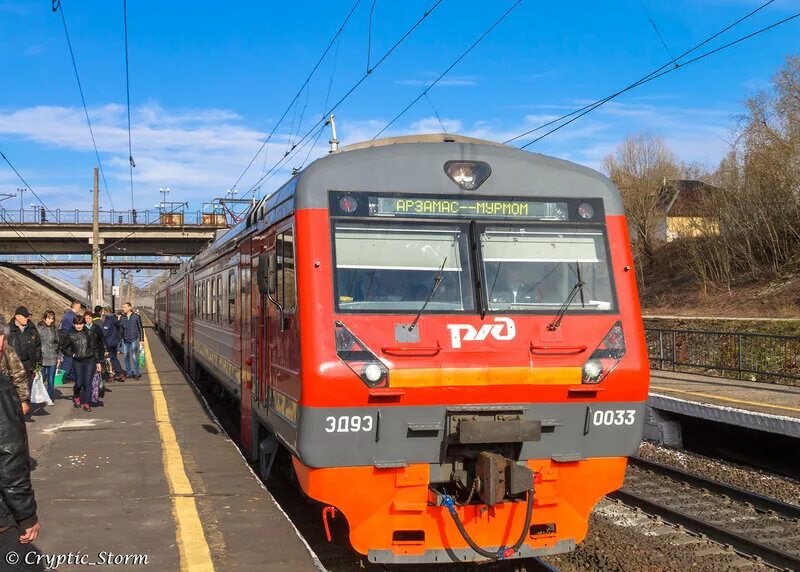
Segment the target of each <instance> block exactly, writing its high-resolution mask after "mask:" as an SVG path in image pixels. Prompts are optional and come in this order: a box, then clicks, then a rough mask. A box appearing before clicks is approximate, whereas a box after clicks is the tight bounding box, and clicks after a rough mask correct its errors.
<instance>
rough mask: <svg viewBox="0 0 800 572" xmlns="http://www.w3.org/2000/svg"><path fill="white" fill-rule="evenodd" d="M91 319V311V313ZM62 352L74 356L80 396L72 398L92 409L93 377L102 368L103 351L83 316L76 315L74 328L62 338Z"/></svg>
mask: <svg viewBox="0 0 800 572" xmlns="http://www.w3.org/2000/svg"><path fill="white" fill-rule="evenodd" d="M89 319H90V320H91V313H89ZM61 352H62V353H63V354H64V355H68V356H70V357H71V358H72V366H73V368H74V370H75V380H76V386H77V389H78V393H79V394H78V396H77V397H75V396H74V397H73V398H72V404H73V405H74V406H75V407H83V410H84V411H86V412H90V411H91V410H92V377H93V376H94V372H95V371H97V372H98V373H99V372H100V371H101V370H102V367H101V365H100V362H101V361H102V360H103V352H102V351H101V349H100V346H99V344H98V343H97V338H96V337H95V336H94V335H92V334H91V333H89V330H88V329H87V328H86V321H85V319H84V317H83V316H75V321H74V322H73V325H72V329H71V330H70V331H68V332H67V333H66V334H64V336H62V338H61Z"/></svg>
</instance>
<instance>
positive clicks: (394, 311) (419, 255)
mask: <svg viewBox="0 0 800 572" xmlns="http://www.w3.org/2000/svg"><path fill="white" fill-rule="evenodd" d="M632 264H633V261H632V256H631V250H630V243H629V238H628V230H627V223H626V219H625V216H624V213H623V207H622V201H621V199H620V195H619V192H618V191H617V189H616V188H615V187H614V186H613V184H612V183H611V182H610V181H609V180H608V179H606V178H605V177H603V176H602V175H600V174H599V173H597V172H595V171H593V170H591V169H588V168H585V167H582V166H579V165H575V164H573V163H569V162H567V161H563V160H559V159H555V158H551V157H546V156H542V155H538V154H534V153H528V152H523V151H520V150H518V149H515V148H512V147H508V146H504V145H499V144H494V143H491V142H487V141H480V140H476V139H471V138H466V137H459V136H453V135H430V136H413V137H400V138H393V139H386V140H379V141H372V142H368V143H364V144H357V145H353V146H350V147H345V148H343V149H341V150H340V151H338V152H334V153H331V154H330V155H328V156H326V157H324V158H321V159H319V160H317V161H315V162H314V163H312V164H311V165H309V166H308V167H307V168H305V169H303V170H302V171H300V172H298V173H296V174H295V175H294V176H293V177H292V178H291V179H290V180H289V181H288V182H287V183H286V184H285V185H283V186H282V187H281V188H280V189H279V190H278V191H276V192H275V193H273V194H272V195H271V196H269V197H267V198H266V199H264V200H261V201H260V203H258V204H256V205H255V206H254V207H253V209H252V210H251V212H250V213H249V216H247V218H246V219H245V220H243V221H241V222H240V223H239V224H237V225H236V226H235V227H233V228H231V229H230V230H229V231H228V232H227V233H225V234H224V235H223V236H220V237H219V238H218V239H217V240H215V241H214V242H213V243H212V244H211V245H210V246H209V247H207V248H206V249H205V250H204V251H202V252H201V253H199V254H198V255H197V256H196V257H194V258H193V259H192V260H191V261H190V262H188V263H187V264H186V265H185V267H184V268H182V269H181V270H180V271H179V272H177V273H176V274H174V275H172V276H171V277H170V279H169V281H168V283H167V284H166V285H165V287H164V288H163V289H162V290H160V291H159V292H158V294H157V296H156V313H155V321H156V325H157V327H158V329H159V330H160V331H161V332H162V333H163V334H164V335H165V336H166V338H167V339H168V340H171V341H172V342H173V343H174V345H175V346H176V347H180V348H182V350H183V356H184V361H185V366H186V368H187V369H188V370H189V371H190V373H194V372H196V371H197V370H198V368H202V370H204V371H205V372H206V373H207V374H208V375H209V376H210V378H211V379H213V381H214V382H215V383H217V384H219V385H220V386H222V387H223V388H224V389H225V390H226V391H227V392H228V393H229V394H230V395H232V396H234V397H235V399H236V401H237V402H238V404H239V410H240V412H241V441H242V446H243V449H244V451H245V453H246V454H247V455H249V456H250V457H251V458H252V459H253V460H260V466H261V469H262V472H263V473H264V474H268V473H269V471H270V469H271V466H272V461H273V460H274V459H275V457H276V454H277V452H278V450H279V449H284V450H285V451H287V452H288V453H289V454H290V455H291V460H292V466H293V468H294V471H295V473H296V476H297V480H298V482H299V484H300V486H301V487H302V489H303V491H304V492H305V494H307V495H308V496H309V497H311V498H313V499H316V500H318V501H320V502H321V503H324V504H326V505H330V506H333V507H335V508H336V509H338V510H339V511H340V512H341V513H342V514H343V515H344V516H345V517H346V519H347V523H348V526H349V534H350V542H351V544H352V546H353V548H354V549H355V550H356V551H358V552H359V553H361V554H363V555H366V556H367V557H368V559H369V560H370V561H373V562H384V563H431V562H448V561H479V560H486V559H503V558H512V557H513V558H524V557H532V556H538V555H544V554H553V553H558V552H565V551H569V550H571V549H573V548H574V547H575V545H576V543H579V542H581V540H582V539H583V538H584V537H585V535H586V532H587V525H588V524H587V523H588V516H589V513H590V511H591V509H592V507H593V506H594V505H595V503H596V502H597V501H598V500H599V499H600V498H602V497H603V496H604V495H605V494H607V493H608V492H610V491H613V490H615V489H617V488H619V487H620V486H621V485H622V481H623V477H624V474H625V467H626V460H627V457H628V456H629V455H631V454H632V453H633V452H634V451H635V450H636V447H637V445H638V443H639V440H640V437H641V432H642V426H643V421H644V419H643V417H644V413H645V400H646V398H647V389H648V383H649V370H648V365H647V354H646V347H645V339H644V331H643V327H642V321H641V311H640V307H639V301H638V300H639V299H638V294H637V288H636V282H635V273H634V272H633V270H632Z"/></svg>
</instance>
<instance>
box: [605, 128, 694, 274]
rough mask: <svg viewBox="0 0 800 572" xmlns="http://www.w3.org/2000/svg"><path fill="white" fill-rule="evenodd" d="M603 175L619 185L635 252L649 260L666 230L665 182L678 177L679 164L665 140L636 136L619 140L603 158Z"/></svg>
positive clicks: (680, 171)
mask: <svg viewBox="0 0 800 572" xmlns="http://www.w3.org/2000/svg"><path fill="white" fill-rule="evenodd" d="M603 166H604V168H605V171H606V174H607V175H608V176H609V178H610V179H611V180H612V181H613V182H614V184H615V185H616V186H617V187H618V188H619V190H620V193H621V194H622V200H623V202H624V203H625V210H626V213H627V217H628V222H629V224H630V227H631V230H632V234H633V236H632V239H633V250H634V255H635V256H636V257H637V258H638V259H639V260H643V261H646V262H647V263H652V262H654V260H655V251H656V248H657V247H658V245H659V242H661V240H662V237H663V236H664V233H665V232H666V229H665V227H664V224H665V206H666V205H665V204H664V197H663V193H662V188H663V186H664V182H665V181H667V180H670V179H677V178H679V177H680V176H681V174H682V170H683V169H682V167H681V166H680V165H679V164H678V162H677V160H676V159H675V156H674V155H673V154H672V152H671V151H670V150H669V149H668V148H667V146H666V145H665V144H664V142H663V141H662V140H661V139H660V138H658V137H654V136H652V135H636V136H632V137H628V138H627V139H626V140H625V141H624V142H622V143H621V144H620V145H619V147H617V150H616V151H615V152H614V154H612V155H608V156H607V157H605V159H604V160H603Z"/></svg>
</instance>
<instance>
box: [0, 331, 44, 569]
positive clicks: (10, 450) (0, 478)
mask: <svg viewBox="0 0 800 572" xmlns="http://www.w3.org/2000/svg"><path fill="white" fill-rule="evenodd" d="M3 337H5V336H3ZM3 341H5V340H3ZM13 352H14V350H13V349H12V348H11V346H10V345H8V344H2V349H0V353H1V354H2V355H0V364H3V363H6V364H11V363H13V362H14V361H16V357H15V356H14V355H13ZM9 373H11V370H10V369H7V368H3V367H2V365H0V427H3V436H2V441H1V442H0V553H2V554H3V563H4V565H5V567H4V568H3V570H30V569H37V568H32V567H31V566H29V565H27V564H26V562H25V556H26V554H27V553H29V552H33V551H35V548H33V547H28V546H26V545H29V544H30V543H31V542H33V541H34V540H36V537H37V536H38V535H39V519H38V517H37V516H36V498H35V497H34V493H33V487H32V486H31V470H30V456H29V451H28V437H27V433H26V430H25V421H24V420H23V416H22V407H21V403H20V397H19V395H18V391H17V390H16V389H15V387H14V384H12V380H11V377H10V376H9ZM12 552H13V553H15V554H16V557H17V558H16V560H14V559H12V560H10V559H9V556H8V555H9V554H10V553H12ZM39 569H41V567H39Z"/></svg>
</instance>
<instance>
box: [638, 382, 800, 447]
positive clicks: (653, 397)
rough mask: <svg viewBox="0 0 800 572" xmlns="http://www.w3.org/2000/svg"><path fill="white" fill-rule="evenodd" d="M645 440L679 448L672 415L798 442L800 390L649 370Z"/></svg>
mask: <svg viewBox="0 0 800 572" xmlns="http://www.w3.org/2000/svg"><path fill="white" fill-rule="evenodd" d="M648 405H649V407H648V418H647V421H646V424H645V438H648V439H651V440H654V441H658V442H661V443H664V444H666V445H670V446H675V447H680V446H681V444H680V442H679V441H680V439H681V432H680V425H679V424H678V423H677V422H676V421H675V419H674V417H675V416H683V417H692V418H697V419H702V420H706V421H713V422H717V423H723V424H726V425H732V426H736V427H740V428H744V429H751V430H755V431H761V432H766V433H772V434H776V435H782V436H785V437H790V438H797V439H800V387H796V386H787V385H777V384H771V383H764V382H754V381H748V380H738V379H728V378H722V377H710V376H703V375H694V374H688V373H679V372H672V371H662V370H653V371H651V379H650V395H649V398H648Z"/></svg>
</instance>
